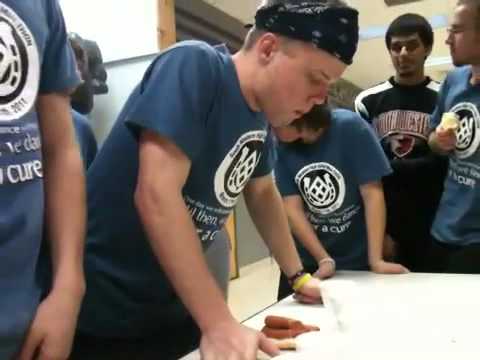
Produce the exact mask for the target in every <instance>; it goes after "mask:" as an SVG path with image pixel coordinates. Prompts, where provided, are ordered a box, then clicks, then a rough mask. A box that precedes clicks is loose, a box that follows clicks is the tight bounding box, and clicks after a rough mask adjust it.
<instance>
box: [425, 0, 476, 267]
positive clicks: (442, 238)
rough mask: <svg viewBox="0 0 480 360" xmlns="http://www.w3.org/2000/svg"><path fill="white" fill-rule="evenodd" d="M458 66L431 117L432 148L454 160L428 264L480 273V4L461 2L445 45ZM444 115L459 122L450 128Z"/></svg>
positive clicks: (450, 74)
mask: <svg viewBox="0 0 480 360" xmlns="http://www.w3.org/2000/svg"><path fill="white" fill-rule="evenodd" d="M446 43H447V45H448V46H449V47H450V54H451V56H452V62H453V64H454V65H455V66H456V67H457V68H456V69H455V70H453V71H451V72H450V73H449V74H448V75H447V78H446V79H445V81H444V83H443V85H442V89H441V90H440V93H439V97H438V100H439V101H438V104H437V107H436V110H435V113H434V115H433V117H432V129H433V128H435V131H432V133H431V135H430V145H431V147H432V149H434V150H435V151H438V152H441V153H447V154H448V156H449V165H448V177H447V179H446V181H445V192H444V193H443V195H442V199H441V201H440V205H439V208H438V212H437V214H436V216H435V221H434V222H433V226H432V235H433V237H434V241H433V245H432V249H431V251H430V254H429V258H430V259H429V261H430V262H432V264H435V265H436V266H437V269H435V270H438V271H442V272H451V273H475V274H479V273H480V221H479V219H480V205H479V204H480V186H479V180H480V152H479V151H478V148H479V144H480V115H479V106H480V0H460V1H458V2H457V7H456V9H455V13H454V15H453V19H452V24H451V26H450V27H449V29H448V38H447V41H446ZM444 113H453V114H454V115H453V114H451V115H450V116H455V117H456V118H457V124H456V126H454V127H453V128H448V129H447V127H446V126H444V124H443V123H442V124H440V120H441V119H442V117H443V114H444Z"/></svg>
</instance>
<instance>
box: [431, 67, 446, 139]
mask: <svg viewBox="0 0 480 360" xmlns="http://www.w3.org/2000/svg"><path fill="white" fill-rule="evenodd" d="M448 77H449V76H448V75H447V77H446V78H445V80H444V81H443V83H442V86H441V87H440V90H439V92H438V97H437V105H436V106H435V110H434V111H433V114H432V116H431V117H430V131H433V130H435V128H436V127H437V126H438V124H440V121H441V120H442V115H443V113H444V112H445V96H446V93H447V92H448Z"/></svg>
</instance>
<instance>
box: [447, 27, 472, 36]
mask: <svg viewBox="0 0 480 360" xmlns="http://www.w3.org/2000/svg"><path fill="white" fill-rule="evenodd" d="M470 30H477V29H476V28H475V27H461V26H449V27H447V34H448V35H451V34H453V35H456V34H461V33H464V32H466V31H470Z"/></svg>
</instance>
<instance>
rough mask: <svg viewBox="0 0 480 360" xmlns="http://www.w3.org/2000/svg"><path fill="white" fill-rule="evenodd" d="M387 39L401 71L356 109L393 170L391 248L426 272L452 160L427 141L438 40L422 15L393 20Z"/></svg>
mask: <svg viewBox="0 0 480 360" xmlns="http://www.w3.org/2000/svg"><path fill="white" fill-rule="evenodd" d="M385 42H386V45H387V49H388V51H389V53H390V57H391V59H392V64H393V66H394V68H395V75H394V76H392V77H391V78H390V79H388V80H387V81H385V82H383V83H381V84H379V85H376V86H374V87H372V88H370V89H367V90H365V91H363V92H362V93H360V95H359V96H358V97H357V99H356V100H355V109H356V111H357V112H358V113H359V114H360V115H361V116H362V117H363V118H364V119H365V120H367V121H368V122H369V123H370V124H371V125H372V126H373V128H374V130H375V132H376V133H377V135H378V138H379V141H380V142H381V144H382V147H383V149H384V151H385V154H386V155H387V157H388V159H389V160H390V164H391V166H392V169H393V173H392V174H391V175H389V176H386V177H384V178H383V185H384V192H385V200H386V205H387V230H386V232H387V234H386V241H385V244H386V245H387V246H386V247H387V248H388V247H389V248H390V249H391V250H390V253H391V255H393V256H394V258H395V261H397V262H399V263H401V264H402V265H404V266H406V267H407V268H409V269H410V270H412V271H425V270H427V269H426V264H425V258H426V254H427V252H428V248H429V246H430V243H431V240H430V239H431V236H430V228H431V224H432V221H433V217H434V215H435V212H436V209H437V206H438V201H439V198H440V195H441V193H442V188H443V180H444V178H445V171H446V160H445V159H444V158H443V157H441V156H438V155H436V154H435V153H433V152H432V151H431V150H430V149H429V146H428V141H427V140H428V135H429V128H430V126H429V118H430V114H431V113H432V112H433V110H434V108H435V104H436V100H437V92H438V90H439V84H438V83H437V82H435V81H433V80H432V79H430V78H429V77H427V76H425V71H424V66H425V60H426V59H427V58H428V56H429V55H430V53H431V50H432V45H433V31H432V27H431V26H430V24H429V23H428V21H427V20H426V19H425V18H423V17H422V16H420V15H417V14H404V15H401V16H399V17H398V18H396V19H395V20H394V21H393V22H392V23H391V24H390V26H389V28H388V30H387V32H386V35H385ZM392 240H393V242H392ZM388 244H390V246H388Z"/></svg>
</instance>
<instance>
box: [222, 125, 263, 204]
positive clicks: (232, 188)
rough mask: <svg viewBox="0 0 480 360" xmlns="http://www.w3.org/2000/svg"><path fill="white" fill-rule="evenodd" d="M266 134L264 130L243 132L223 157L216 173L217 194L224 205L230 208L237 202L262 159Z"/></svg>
mask: <svg viewBox="0 0 480 360" xmlns="http://www.w3.org/2000/svg"><path fill="white" fill-rule="evenodd" d="M266 136H267V132H266V131H264V130H260V131H250V132H247V133H245V134H243V135H242V136H241V137H240V138H239V139H238V140H237V142H236V143H235V145H234V146H233V147H232V149H231V150H230V151H229V152H228V154H227V155H226V156H225V159H223V161H222V163H221V164H220V166H219V168H218V169H217V172H216V173H215V195H216V196H217V199H218V201H219V202H220V204H222V205H223V206H225V207H227V208H229V207H232V206H234V205H235V204H236V203H237V198H238V196H239V195H240V193H241V192H242V190H243V188H244V187H245V185H246V184H247V182H248V180H249V179H250V176H252V173H253V171H254V170H255V167H256V166H257V164H258V162H259V161H260V156H261V154H262V148H263V144H264V143H265V137H266Z"/></svg>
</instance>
